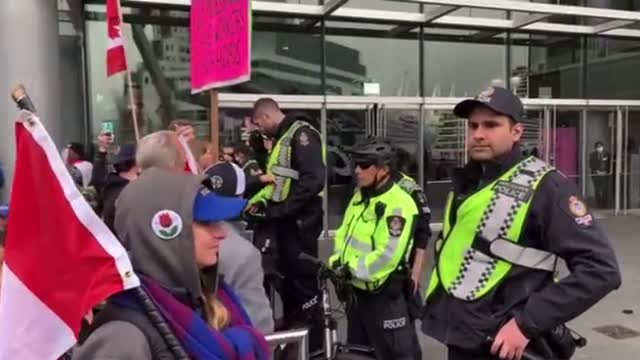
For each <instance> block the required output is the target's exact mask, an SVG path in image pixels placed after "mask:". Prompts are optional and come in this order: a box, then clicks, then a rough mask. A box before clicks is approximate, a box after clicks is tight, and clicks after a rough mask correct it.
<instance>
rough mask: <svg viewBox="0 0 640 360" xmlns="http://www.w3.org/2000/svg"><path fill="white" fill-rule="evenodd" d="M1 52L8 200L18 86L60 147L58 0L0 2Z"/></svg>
mask: <svg viewBox="0 0 640 360" xmlns="http://www.w3.org/2000/svg"><path fill="white" fill-rule="evenodd" d="M0 51H1V53H2V56H0V162H2V167H3V171H4V174H5V178H6V180H7V182H6V184H5V187H4V189H3V191H2V193H0V201H8V196H9V192H10V184H11V179H12V177H13V167H14V163H15V136H14V130H13V129H14V121H15V119H16V117H17V114H18V109H17V107H16V106H15V104H14V103H13V101H12V100H11V98H10V96H9V95H10V92H11V90H12V89H13V87H14V86H15V85H16V84H18V83H22V84H24V85H25V87H26V89H27V92H28V93H29V95H30V97H31V99H32V101H33V103H34V105H35V107H36V110H37V111H38V114H39V115H40V117H41V119H42V122H43V124H44V125H45V126H46V128H47V130H48V131H49V133H50V134H51V136H52V138H53V140H54V141H55V142H56V144H57V145H58V147H60V145H61V144H59V143H58V142H59V141H60V138H61V134H60V127H61V126H60V125H61V122H62V119H60V105H59V104H60V99H61V96H63V94H60V92H61V91H60V89H59V83H60V80H59V76H60V69H59V47H58V1H57V0H20V1H14V0H11V1H0ZM78 71H82V70H81V69H78Z"/></svg>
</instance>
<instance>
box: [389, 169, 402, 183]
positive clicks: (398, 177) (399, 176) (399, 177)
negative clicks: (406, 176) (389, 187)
mask: <svg viewBox="0 0 640 360" xmlns="http://www.w3.org/2000/svg"><path fill="white" fill-rule="evenodd" d="M400 180H402V173H401V172H400V171H393V172H392V173H391V181H393V182H394V183H397V182H398V181H400Z"/></svg>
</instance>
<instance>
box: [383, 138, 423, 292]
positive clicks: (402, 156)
mask: <svg viewBox="0 0 640 360" xmlns="http://www.w3.org/2000/svg"><path fill="white" fill-rule="evenodd" d="M392 146H393V144H392ZM395 150H396V166H395V170H394V171H393V172H392V173H391V179H392V180H393V182H395V183H396V184H398V186H400V188H401V189H402V190H404V191H405V192H406V193H407V194H409V195H411V198H412V199H413V201H414V202H415V204H416V207H417V208H418V217H417V218H416V227H415V232H414V235H413V248H412V249H411V255H410V258H409V259H410V264H411V280H412V281H413V285H414V290H415V291H418V290H419V288H420V277H421V276H422V268H423V267H424V259H425V254H426V249H427V245H428V244H429V239H430V238H431V227H430V226H429V223H430V221H431V208H429V205H428V204H427V196H426V195H425V194H424V190H422V187H421V186H420V185H418V183H417V182H416V181H415V180H414V179H413V178H412V177H410V176H408V175H407V174H406V173H404V172H403V169H404V168H406V167H407V165H408V164H407V161H408V153H407V152H406V150H404V149H402V148H400V147H395Z"/></svg>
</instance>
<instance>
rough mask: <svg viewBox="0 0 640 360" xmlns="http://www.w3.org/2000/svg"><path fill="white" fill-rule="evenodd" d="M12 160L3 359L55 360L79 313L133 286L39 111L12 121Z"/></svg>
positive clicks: (124, 260) (0, 322) (123, 258)
mask: <svg viewBox="0 0 640 360" xmlns="http://www.w3.org/2000/svg"><path fill="white" fill-rule="evenodd" d="M15 132H16V133H15V135H16V148H17V159H16V166H15V174H14V180H13V188H12V191H11V211H10V214H9V223H8V227H7V238H6V243H5V261H4V264H3V266H2V285H1V286H0V334H2V335H1V336H0V359H21V360H48V359H51V360H54V359H58V358H59V357H60V356H61V355H62V354H64V353H65V352H66V351H67V350H69V349H70V348H71V347H72V346H73V345H74V344H75V343H76V339H77V336H78V333H79V331H80V325H81V322H82V318H83V316H84V315H85V314H87V313H88V312H89V310H90V309H91V308H92V307H94V306H95V305H97V304H99V303H100V302H101V301H103V300H104V299H106V298H107V297H109V296H110V295H112V294H114V293H117V292H120V291H123V290H125V289H130V288H134V287H136V286H138V285H139V279H138V277H137V276H136V275H135V274H134V272H133V269H132V267H131V262H130V261H129V258H128V256H127V253H126V251H125V249H124V248H123V247H122V246H121V244H120V242H119V241H118V240H117V239H116V237H115V236H114V235H113V234H112V233H111V232H110V231H109V229H108V228H107V226H106V225H105V224H104V223H103V222H102V221H101V220H100V219H99V218H98V216H97V215H96V214H95V213H94V212H93V210H92V209H91V207H90V206H89V204H88V203H87V202H86V201H85V200H84V198H83V196H82V195H81V194H80V192H79V191H78V189H77V187H76V186H75V184H74V182H73V179H72V178H71V175H70V174H69V172H68V171H67V169H66V167H65V165H64V163H63V162H62V159H61V158H60V155H59V154H58V151H57V150H56V146H55V144H54V143H53V141H52V140H51V138H50V137H49V134H48V133H47V131H46V130H45V128H44V127H43V126H42V123H41V122H40V120H39V119H38V117H37V116H35V115H33V114H31V113H29V112H26V111H23V112H21V113H20V117H19V119H18V121H17V123H16V126H15Z"/></svg>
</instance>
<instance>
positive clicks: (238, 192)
mask: <svg viewBox="0 0 640 360" xmlns="http://www.w3.org/2000/svg"><path fill="white" fill-rule="evenodd" d="M136 161H137V164H138V167H139V168H140V169H141V171H142V173H143V174H144V172H146V171H148V170H149V169H151V168H153V167H157V168H161V169H165V170H170V171H173V172H180V173H182V172H184V170H183V168H182V164H184V161H185V160H184V154H183V152H182V147H181V146H180V144H179V143H178V140H177V135H176V134H175V133H174V132H172V131H168V130H163V131H158V132H155V133H151V134H149V135H147V136H145V137H144V138H142V139H141V140H140V144H139V145H138V152H137V154H136ZM233 169H235V170H233ZM218 171H219V169H216V170H212V169H209V170H208V173H209V174H211V176H210V178H211V182H212V187H213V189H214V190H215V191H222V192H223V193H224V194H228V195H233V196H235V197H241V196H242V193H243V192H244V184H241V185H242V186H238V185H233V186H232V185H230V184H232V182H231V181H228V180H227V181H225V178H228V175H224V176H220V175H218V174H217V172H218ZM231 171H234V172H235V173H237V174H241V173H242V170H240V169H239V168H238V167H237V166H235V168H232V170H231ZM237 174H236V176H235V179H236V181H235V183H236V184H238V183H239V182H238V180H237V179H240V181H241V182H244V178H243V177H239V176H238V175H237ZM229 186H231V188H228V187H229ZM119 206H120V205H119V204H118V207H119ZM116 230H118V229H116ZM230 235H231V236H232V237H233V238H232V239H228V240H229V241H224V242H223V243H222V245H221V247H220V248H221V249H222V250H221V251H222V252H227V249H226V248H227V247H229V248H231V249H229V251H230V252H232V253H233V254H235V255H234V257H233V258H231V259H233V260H232V261H231V262H230V263H229V264H230V266H232V267H233V266H235V265H236V264H235V263H234V262H240V261H241V259H242V258H243V257H249V258H252V257H255V255H254V254H255V253H254V250H255V249H254V248H253V247H251V248H249V247H247V246H243V245H244V244H242V243H240V245H238V244H239V242H240V241H246V240H244V239H239V238H237V237H235V235H234V234H233V233H230ZM255 265H256V266H258V267H259V266H260V265H261V262H260V260H259V259H258V260H257V261H256V262H255ZM226 266H227V263H224V264H221V266H220V271H221V273H222V274H225V275H227V268H226ZM230 271H231V272H232V273H233V272H235V270H234V269H233V268H231V269H230ZM252 272H253V276H255V277H256V279H257V278H258V277H262V269H257V270H253V271H252ZM245 279H246V278H245V277H234V276H230V277H229V278H228V280H229V284H230V285H231V286H232V287H233V288H234V289H237V290H238V294H239V295H240V299H241V300H242V303H243V304H245V305H247V310H248V311H249V312H250V313H249V316H250V317H251V318H252V319H255V320H256V325H257V324H260V328H261V329H263V328H266V329H269V328H273V325H269V324H267V325H264V324H265V322H264V314H265V313H266V312H270V309H266V308H267V307H268V306H269V305H268V300H267V298H266V294H265V293H264V290H263V291H262V292H261V294H258V295H261V298H259V299H257V298H255V296H256V292H255V290H254V283H253V282H250V283H247V282H246V281H245ZM254 281H255V279H254ZM261 283H262V280H260V284H261ZM250 304H251V305H250ZM253 304H258V305H253ZM260 304H265V306H260Z"/></svg>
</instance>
